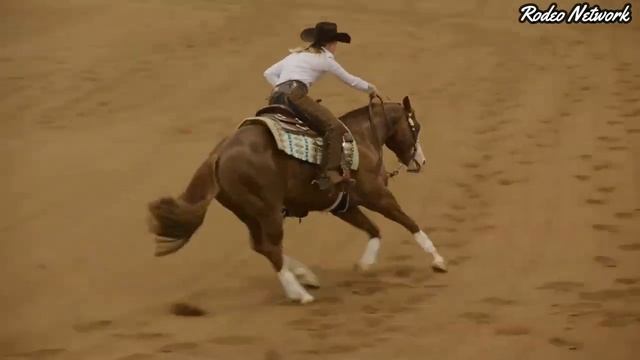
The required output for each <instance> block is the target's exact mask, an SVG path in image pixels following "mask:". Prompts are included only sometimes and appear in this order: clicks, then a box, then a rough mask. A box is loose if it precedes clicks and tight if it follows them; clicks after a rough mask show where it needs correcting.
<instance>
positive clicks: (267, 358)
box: [264, 349, 284, 360]
mask: <svg viewBox="0 0 640 360" xmlns="http://www.w3.org/2000/svg"><path fill="white" fill-rule="evenodd" d="M283 359H284V357H283V356H282V354H281V353H280V352H278V351H277V350H274V349H271V350H267V351H266V352H265V353H264V360H283Z"/></svg>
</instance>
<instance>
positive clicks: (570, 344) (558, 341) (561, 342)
mask: <svg viewBox="0 0 640 360" xmlns="http://www.w3.org/2000/svg"><path fill="white" fill-rule="evenodd" d="M549 344H551V345H553V346H557V347H562V348H567V349H569V350H580V349H582V348H583V347H584V344H583V343H582V342H579V341H574V340H567V339H564V338H561V337H552V338H550V339H549Z"/></svg>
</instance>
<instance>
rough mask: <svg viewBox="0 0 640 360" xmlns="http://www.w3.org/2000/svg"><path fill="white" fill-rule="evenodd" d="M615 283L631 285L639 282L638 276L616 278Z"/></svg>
mask: <svg viewBox="0 0 640 360" xmlns="http://www.w3.org/2000/svg"><path fill="white" fill-rule="evenodd" d="M615 281H616V283H618V284H623V285H633V284H637V283H639V282H640V277H637V278H617V279H616V280H615Z"/></svg>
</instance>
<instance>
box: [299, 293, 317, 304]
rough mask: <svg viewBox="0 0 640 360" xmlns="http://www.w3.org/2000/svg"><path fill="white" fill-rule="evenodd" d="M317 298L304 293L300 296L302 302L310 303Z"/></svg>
mask: <svg viewBox="0 0 640 360" xmlns="http://www.w3.org/2000/svg"><path fill="white" fill-rule="evenodd" d="M314 300H315V299H314V298H313V296H311V295H309V294H304V295H302V297H301V298H300V304H303V305H304V304H308V303H311V302H313V301H314Z"/></svg>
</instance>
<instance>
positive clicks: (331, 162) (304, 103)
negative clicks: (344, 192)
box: [288, 89, 348, 190]
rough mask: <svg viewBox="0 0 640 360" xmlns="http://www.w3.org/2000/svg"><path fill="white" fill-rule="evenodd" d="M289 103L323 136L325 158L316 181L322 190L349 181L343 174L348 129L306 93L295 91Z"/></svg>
mask: <svg viewBox="0 0 640 360" xmlns="http://www.w3.org/2000/svg"><path fill="white" fill-rule="evenodd" d="M288 99H289V101H290V102H291V103H292V104H293V105H294V106H295V107H296V108H297V109H299V110H301V111H303V112H304V114H305V115H306V117H307V122H306V123H307V125H309V127H310V128H311V129H312V130H314V131H315V132H317V133H319V134H320V135H322V136H323V143H324V146H323V156H322V161H321V163H320V176H319V177H318V178H317V179H316V180H315V181H314V183H317V184H318V187H319V188H320V189H321V190H326V189H328V188H330V187H332V186H334V185H337V184H339V183H342V182H345V181H347V180H348V178H346V177H345V176H344V175H342V174H341V165H342V137H343V135H344V134H345V133H346V129H345V128H344V126H343V125H342V123H341V122H340V121H339V120H338V119H337V118H336V117H335V116H334V115H333V114H332V113H331V111H329V109H327V108H326V107H324V106H323V105H320V104H319V103H317V102H315V101H314V100H313V99H311V98H310V97H309V96H307V95H306V92H304V93H303V92H302V91H301V90H300V89H294V90H293V91H292V92H291V94H289V96H288Z"/></svg>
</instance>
